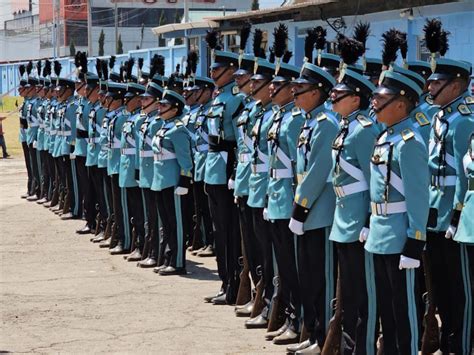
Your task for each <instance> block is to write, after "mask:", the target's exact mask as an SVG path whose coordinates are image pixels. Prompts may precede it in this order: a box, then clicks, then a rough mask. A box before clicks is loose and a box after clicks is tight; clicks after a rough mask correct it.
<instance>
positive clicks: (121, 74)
mask: <svg viewBox="0 0 474 355" xmlns="http://www.w3.org/2000/svg"><path fill="white" fill-rule="evenodd" d="M126 70H127V68H126V67H125V64H122V65H120V68H119V77H120V82H122V83H123V82H125V72H126Z"/></svg>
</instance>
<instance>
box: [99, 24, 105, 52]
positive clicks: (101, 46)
mask: <svg viewBox="0 0 474 355" xmlns="http://www.w3.org/2000/svg"><path fill="white" fill-rule="evenodd" d="M104 41H105V34H104V30H102V31H100V35H99V57H101V56H103V55H104Z"/></svg>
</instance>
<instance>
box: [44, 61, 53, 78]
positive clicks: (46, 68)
mask: <svg viewBox="0 0 474 355" xmlns="http://www.w3.org/2000/svg"><path fill="white" fill-rule="evenodd" d="M48 76H51V62H50V61H49V59H46V60H45V62H44V68H43V77H44V78H46V77H48Z"/></svg>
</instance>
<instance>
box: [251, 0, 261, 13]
mask: <svg viewBox="0 0 474 355" xmlns="http://www.w3.org/2000/svg"><path fill="white" fill-rule="evenodd" d="M259 9H260V3H259V2H258V0H253V1H252V7H251V8H250V10H252V11H255V10H259Z"/></svg>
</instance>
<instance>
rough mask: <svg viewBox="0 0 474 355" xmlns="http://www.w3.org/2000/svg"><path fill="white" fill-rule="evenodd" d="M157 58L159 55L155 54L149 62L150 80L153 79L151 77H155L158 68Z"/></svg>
mask: <svg viewBox="0 0 474 355" xmlns="http://www.w3.org/2000/svg"><path fill="white" fill-rule="evenodd" d="M158 57H159V55H158V54H155V55H154V56H153V58H151V61H150V79H153V77H154V76H155V74H156V72H157V68H158Z"/></svg>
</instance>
